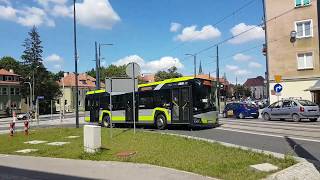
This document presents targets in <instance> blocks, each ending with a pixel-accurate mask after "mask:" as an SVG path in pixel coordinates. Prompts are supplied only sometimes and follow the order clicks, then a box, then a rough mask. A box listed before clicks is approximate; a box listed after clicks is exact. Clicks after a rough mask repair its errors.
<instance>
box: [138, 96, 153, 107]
mask: <svg viewBox="0 0 320 180" xmlns="http://www.w3.org/2000/svg"><path fill="white" fill-rule="evenodd" d="M139 108H140V109H153V108H154V102H153V92H140V94H139Z"/></svg>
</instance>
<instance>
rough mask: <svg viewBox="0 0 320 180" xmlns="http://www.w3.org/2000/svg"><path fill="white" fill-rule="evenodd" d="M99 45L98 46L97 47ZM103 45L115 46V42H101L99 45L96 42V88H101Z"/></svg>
mask: <svg viewBox="0 0 320 180" xmlns="http://www.w3.org/2000/svg"><path fill="white" fill-rule="evenodd" d="M97 46H98V47H97ZM102 46H113V44H110V43H109V44H101V43H99V45H97V42H95V49H96V83H97V84H96V89H97V90H99V89H100V63H101V47H102Z"/></svg>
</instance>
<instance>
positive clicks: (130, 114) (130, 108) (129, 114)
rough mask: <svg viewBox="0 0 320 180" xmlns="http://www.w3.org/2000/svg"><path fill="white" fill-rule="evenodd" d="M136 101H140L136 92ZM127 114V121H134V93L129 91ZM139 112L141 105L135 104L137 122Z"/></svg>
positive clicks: (126, 96)
mask: <svg viewBox="0 0 320 180" xmlns="http://www.w3.org/2000/svg"><path fill="white" fill-rule="evenodd" d="M135 101H136V104H137V101H138V95H137V93H136V95H135ZM125 102H126V106H125V111H126V112H125V114H126V115H125V116H126V122H133V104H132V93H128V94H126V95H125ZM138 112H139V107H137V105H136V106H135V117H136V122H138V121H139V120H138Z"/></svg>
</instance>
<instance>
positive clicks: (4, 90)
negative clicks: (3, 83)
mask: <svg viewBox="0 0 320 180" xmlns="http://www.w3.org/2000/svg"><path fill="white" fill-rule="evenodd" d="M2 95H8V91H7V88H5V87H4V88H2Z"/></svg>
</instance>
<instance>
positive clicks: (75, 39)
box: [63, 0, 79, 128]
mask: <svg viewBox="0 0 320 180" xmlns="http://www.w3.org/2000/svg"><path fill="white" fill-rule="evenodd" d="M73 41H74V69H75V85H76V128H79V93H78V91H79V87H78V54H77V24H76V0H73ZM63 103H64V102H63Z"/></svg>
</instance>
